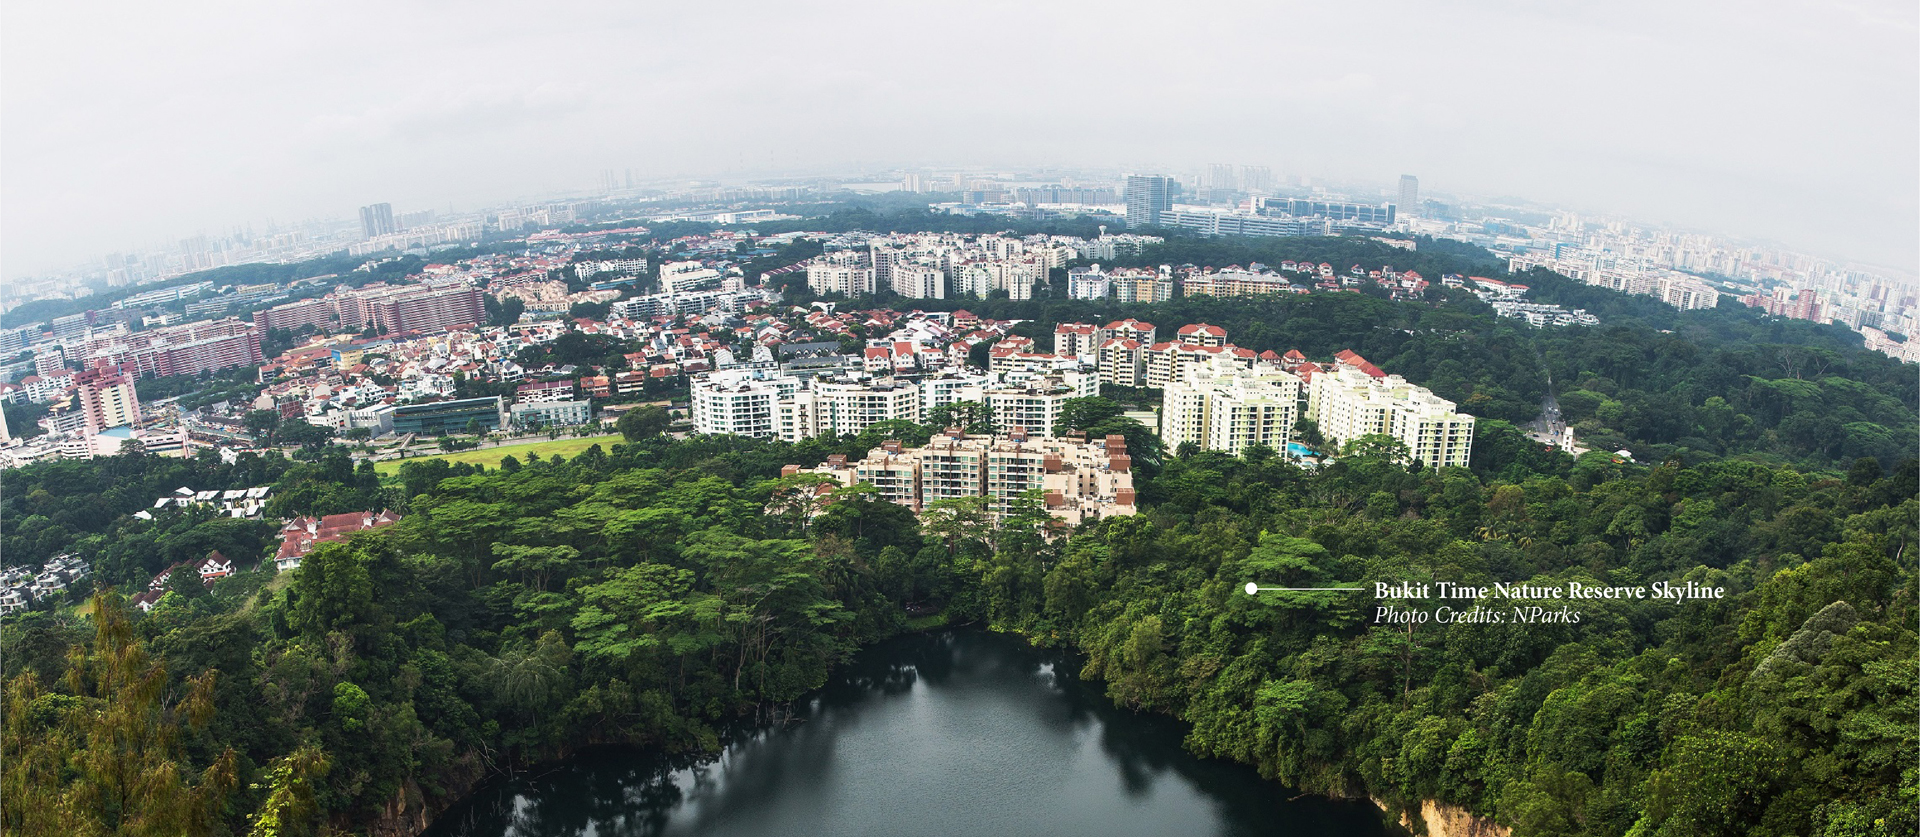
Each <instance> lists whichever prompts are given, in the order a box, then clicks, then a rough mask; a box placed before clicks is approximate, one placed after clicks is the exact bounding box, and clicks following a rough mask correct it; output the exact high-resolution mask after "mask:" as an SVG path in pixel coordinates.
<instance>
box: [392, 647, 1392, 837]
mask: <svg viewBox="0 0 1920 837" xmlns="http://www.w3.org/2000/svg"><path fill="white" fill-rule="evenodd" d="M1075 670H1076V668H1075V665H1074V663H1072V662H1071V661H1066V660H1064V659H1063V658H1062V657H1061V655H1059V654H1057V653H1055V652H1048V651H1041V650H1036V649H1032V648H1029V647H1028V646H1026V645H1025V644H1024V643H1022V642H1020V641H1018V640H1016V639H1012V638H1009V637H1004V636H998V635H993V634H988V633H984V632H979V631H950V632H945V633H939V634H922V635H916V636H909V637H901V638H899V639H895V640H892V641H889V642H886V643H883V644H881V645H879V646H876V647H874V648H872V649H869V650H867V651H864V652H862V653H861V654H859V655H858V656H856V657H855V658H854V660H853V661H852V662H851V663H850V664H849V665H847V666H844V667H843V668H842V670H840V671H838V672H836V674H835V675H834V676H833V678H832V679H831V680H830V681H829V682H828V684H827V686H826V687H825V688H823V689H822V690H820V692H818V693H817V694H816V695H815V696H814V697H813V698H812V699H811V700H808V701H802V702H801V704H800V705H799V706H797V707H795V713H796V721H795V722H794V723H791V724H788V725H785V726H782V727H780V728H777V729H773V730H754V731H745V732H743V733H741V734H739V735H737V736H735V738H734V740H733V741H732V743H731V744H730V745H729V746H728V747H727V749H726V751H725V752H724V753H722V754H721V755H720V757H719V758H718V759H714V760H709V761H705V762H702V763H696V762H694V761H692V760H688V759H673V758H668V757H665V756H662V755H660V754H658V753H653V752H648V751H642V750H632V749H601V750H594V751H590V752H587V753H583V754H581V755H579V756H578V757H576V758H574V759H572V760H570V761H567V762H565V763H563V764H561V765H559V766H556V767H554V768H552V769H550V770H547V771H545V772H541V773H538V774H532V775H522V776H518V777H515V778H513V779H509V780H501V781H497V782H494V783H492V784H489V785H486V786H483V787H482V788H481V789H480V790H479V792H477V793H476V794H474V796H473V797H472V798H470V799H468V800H467V801H465V802H463V803H461V804H460V805H458V806H456V807H455V808H453V809H452V810H450V811H448V812H447V813H446V814H445V815H444V816H442V817H441V818H440V820H439V821H438V822H436V823H434V825H433V827H432V828H430V829H428V831H427V833H428V834H429V835H435V836H436V837H506V835H514V836H515V837H560V835H581V836H582V837H586V836H587V835H592V837H611V835H648V837H666V836H667V835H726V837H758V836H759V835H788V834H804V835H903V834H911V835H931V836H935V837H937V836H938V835H955V836H956V837H958V836H959V835H1001V834H1008V835H1012V834H1049V835H1053V834H1060V835H1075V834H1085V835H1102V837H1104V835H1135V834H1137V835H1162V834H1181V835H1186V834H1193V835H1202V834H1217V835H1254V834H1287V835H1304V836H1306V837H1312V836H1313V835H1343V836H1344V835H1376V834H1386V833H1388V832H1387V830H1386V828H1385V826H1384V825H1382V823H1381V819H1380V816H1379V814H1378V813H1377V812H1376V811H1375V809H1373V808H1372V807H1371V806H1368V805H1366V804H1365V803H1350V802H1334V801H1330V800H1325V799H1318V798H1314V797H1303V798H1300V799H1297V800H1294V799H1291V797H1294V796H1296V795H1297V794H1296V792H1294V791H1291V790H1288V789H1287V788H1285V787H1283V786H1281V785H1278V784H1274V783H1272V782H1267V781H1264V780H1262V779H1260V778H1259V776H1258V775H1257V774H1255V773H1254V771H1253V770H1252V769H1250V768H1247V767H1244V766H1240V765H1234V764H1229V763H1226V762H1220V761H1211V760H1200V759H1196V758H1194V757H1193V756H1191V755H1189V754H1188V753H1186V752H1185V751H1184V750H1182V749H1180V740H1181V738H1182V736H1183V735H1184V732H1185V730H1184V729H1183V727H1182V725H1181V724H1180V723H1178V722H1176V721H1174V720H1172V719H1169V718H1165V717H1161V716H1157V715H1142V714H1135V713H1132V712H1129V711H1126V710H1122V709H1118V708H1116V707H1114V706H1113V705H1112V704H1111V703H1110V702H1108V701H1107V700H1106V698H1105V697H1104V696H1102V695H1101V693H1100V690H1099V688H1098V686H1097V684H1095V685H1088V684H1083V683H1081V682H1080V681H1079V680H1078V679H1077V678H1075V677H1074V676H1073V672H1074V671H1075Z"/></svg>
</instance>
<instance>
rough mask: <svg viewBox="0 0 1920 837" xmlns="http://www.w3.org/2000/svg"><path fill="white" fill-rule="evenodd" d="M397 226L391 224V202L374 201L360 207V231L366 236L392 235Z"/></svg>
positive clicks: (397, 229)
mask: <svg viewBox="0 0 1920 837" xmlns="http://www.w3.org/2000/svg"><path fill="white" fill-rule="evenodd" d="M398 231H399V228H398V227H395V226H394V224H393V204H390V203H376V204H374V205H372V206H363V207H360V232H361V233H363V234H364V235H365V236H366V237H367V238H373V237H375V236H382V235H392V234H394V233H395V232H398Z"/></svg>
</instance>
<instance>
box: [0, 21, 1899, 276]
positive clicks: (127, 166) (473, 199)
mask: <svg viewBox="0 0 1920 837" xmlns="http://www.w3.org/2000/svg"><path fill="white" fill-rule="evenodd" d="M1210 162H1226V163H1240V164H1253V165H1267V166H1270V167H1272V168H1273V169H1274V170H1275V171H1276V172H1279V173H1283V174H1298V175H1308V176H1320V177H1327V178H1334V179H1354V180H1365V181H1377V182H1379V183H1381V184H1382V185H1387V184H1390V183H1391V182H1392V181H1394V180H1396V179H1397V178H1398V176H1399V175H1400V174H1402V173H1410V174H1415V175H1418V176H1419V177H1420V179H1421V184H1422V187H1423V189H1424V190H1426V191H1427V192H1428V193H1429V194H1432V193H1436V192H1440V193H1445V192H1451V193H1455V194H1478V195H1513V196H1519V197H1524V198H1528V199H1531V200H1534V201H1538V202H1541V203H1545V204H1550V205H1555V206H1563V207H1566V208H1570V209H1576V210H1580V211H1585V212H1598V213H1615V214H1619V215H1623V216H1626V217H1631V218H1634V219H1638V220H1645V221H1648V222H1654V223H1671V224H1677V225H1681V226H1685V227H1689V228H1694V229H1700V230H1705V231H1713V232H1721V233H1727V234H1733V235H1740V236H1751V237H1754V238H1767V239H1772V240H1776V241H1778V242H1780V243H1781V244H1783V245H1786V246H1790V247H1796V248H1799V249H1803V250H1806V251H1808V252H1814V253H1818V254H1821V255H1825V256H1828V257H1833V258H1841V259H1853V260H1859V261H1862V262H1868V263H1874V264H1882V265H1887V266H1890V267H1893V268H1895V269H1898V270H1902V271H1909V272H1911V271H1915V270H1920V4H1915V3H1913V2H1912V0H1894V1H1893V2H1878V0H1854V1H1853V2H1847V1H1846V0H1820V1H1819V2H1774V0H1748V1H1747V2H1725V3H1697V2H1683V1H1682V0H1661V1H1660V2H1647V1H1645V0H1612V1H1611V2H1606V3H1572V2H1521V1H1520V0H1511V1H1508V0H1456V2H1450V3H1432V2H1371V3H1333V2H1318V3H1297V2H1285V0H1280V1H1279V2H1247V3H1219V2H1185V3H1178V4H1175V3H1165V2H1156V3H1138V2H1131V0H1128V1H1127V2H1112V1H1111V0H1109V1H1108V2H1046V3H1033V2H1019V3H1013V2H955V3H941V2H915V3H901V2H897V0H894V1H893V2H877V3H805V2H791V0H787V1H786V2H702V3H674V4H667V3H634V2H631V0H626V1H625V2H564V1H562V2H554V3H547V4H528V3H524V2H515V3H504V2H490V1H489V0H462V2H451V1H450V0H419V1H418V2H391V0H389V2H382V3H359V2H327V3H311V4H306V3H260V2H247V3H230V2H205V1H204V0H172V1H171V2H168V3H137V4H136V3H126V2H108V3H29V2H12V3H6V4H4V5H3V6H0V276H5V277H7V278H18V277H21V276H25V275H29V274H31V273H34V272H38V271H45V270H51V269H55V268H60V267H65V266H70V265H73V264H76V263H79V262H82V261H86V260H88V259H90V258H92V257H95V256H97V255H99V254H102V253H105V252H108V251H113V250H119V249H126V248H129V247H135V246H139V245H144V244H153V243H157V242H162V241H170V240H175V239H179V238H185V237H188V236H191V235H194V234H197V233H202V232H204V233H214V234H217V233H220V232H222V231H226V230H231V229H233V228H235V227H238V226H245V225H252V226H253V227H254V228H255V229H256V230H260V229H264V226H265V224H266V222H267V221H268V220H269V219H277V220H279V221H282V222H288V221H297V220H300V219H305V218H347V217H351V216H353V215H354V213H355V211H356V209H357V208H358V207H359V206H361V205H363V204H368V203H376V202H382V201H384V202H390V203H392V204H393V206H394V208H395V211H397V212H406V211H411V210H416V209H427V208H442V209H444V208H446V207H448V206H450V205H455V206H459V207H461V208H471V207H475V206H478V205H482V204H486V203H493V202H500V201H508V200H513V199H516V198H531V197H538V196H541V195H546V194H553V193H557V192H562V191H578V190H586V189H590V188H592V187H593V185H594V184H595V183H596V182H597V180H598V177H599V173H600V172H601V171H603V170H606V169H613V170H616V171H618V172H621V173H623V174H624V172H625V171H627V170H629V169H632V170H633V171H634V172H635V174H636V175H637V176H640V177H646V178H652V177H686V178H694V177H725V176H728V175H730V174H738V173H744V172H765V171H769V170H783V169H785V170H790V169H802V168H804V169H812V170H816V171H817V170H833V169H846V168H851V167H853V166H856V165H858V166H863V167H870V168H879V167H886V166H894V165H900V166H909V165H971V164H977V165H986V166H1009V167H1011V166H1026V165H1040V164H1052V165H1060V166H1092V167H1119V168H1125V169H1129V170H1138V171H1176V172H1178V171H1191V170H1194V169H1196V168H1198V167H1199V166H1202V165H1204V164H1206V163H1210Z"/></svg>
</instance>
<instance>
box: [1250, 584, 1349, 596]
mask: <svg viewBox="0 0 1920 837" xmlns="http://www.w3.org/2000/svg"><path fill="white" fill-rule="evenodd" d="M1245 589H1246V591H1247V595H1249V596H1251V595H1253V594H1255V593H1258V592H1260V591H1262V590H1285V591H1292V592H1296V593H1304V592H1313V591H1326V590H1332V591H1339V592H1343V593H1356V592H1366V590H1367V588H1365V587H1262V586H1260V585H1258V584H1255V583H1253V582H1251V581H1249V582H1247V586H1246V588H1245Z"/></svg>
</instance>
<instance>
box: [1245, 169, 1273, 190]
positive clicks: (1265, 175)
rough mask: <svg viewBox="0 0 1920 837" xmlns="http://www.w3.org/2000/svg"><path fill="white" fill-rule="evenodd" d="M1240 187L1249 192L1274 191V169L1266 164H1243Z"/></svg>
mask: <svg viewBox="0 0 1920 837" xmlns="http://www.w3.org/2000/svg"><path fill="white" fill-rule="evenodd" d="M1240 188H1242V189H1245V190H1247V191H1249V192H1271V191H1273V169H1270V168H1267V167H1266V166H1241V167H1240Z"/></svg>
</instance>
